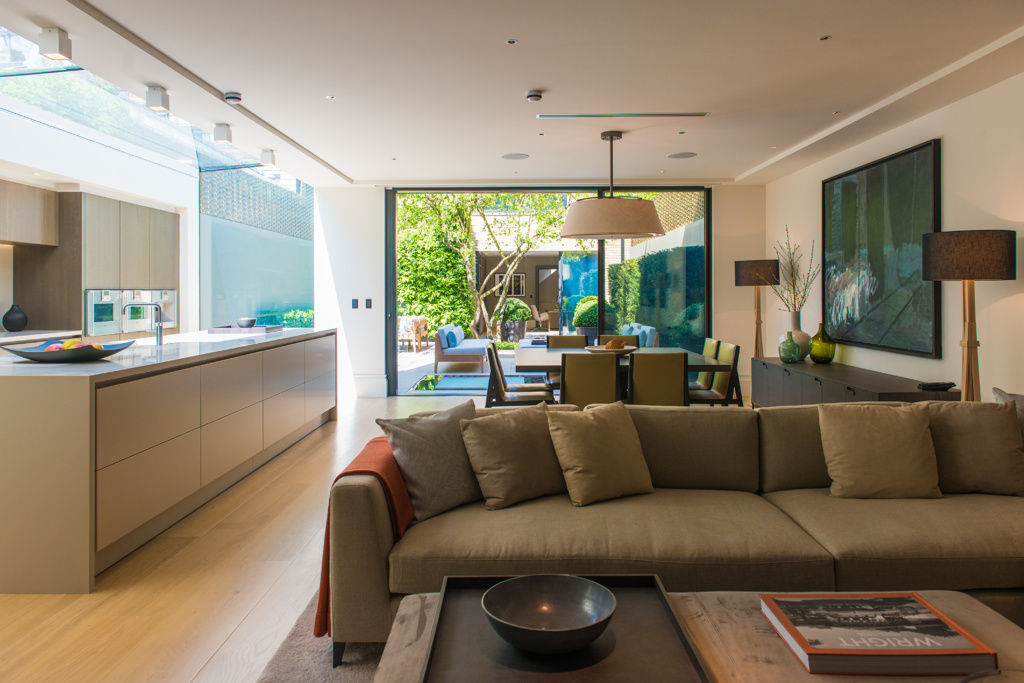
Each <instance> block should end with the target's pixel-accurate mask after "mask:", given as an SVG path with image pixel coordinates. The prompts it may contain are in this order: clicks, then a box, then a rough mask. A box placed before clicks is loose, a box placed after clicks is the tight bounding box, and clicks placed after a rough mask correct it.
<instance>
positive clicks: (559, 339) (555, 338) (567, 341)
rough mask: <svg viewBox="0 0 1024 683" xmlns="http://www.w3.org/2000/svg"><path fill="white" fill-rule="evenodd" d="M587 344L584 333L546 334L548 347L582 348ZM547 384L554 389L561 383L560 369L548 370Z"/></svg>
mask: <svg viewBox="0 0 1024 683" xmlns="http://www.w3.org/2000/svg"><path fill="white" fill-rule="evenodd" d="M586 345H587V335H585V334H552V335H549V336H548V348H549V349H582V348H584V347H585V346H586ZM548 384H550V385H551V386H553V387H555V388H556V389H557V388H558V387H559V386H561V384H562V371H561V370H548Z"/></svg>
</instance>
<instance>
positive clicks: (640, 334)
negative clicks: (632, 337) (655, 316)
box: [637, 327, 647, 346]
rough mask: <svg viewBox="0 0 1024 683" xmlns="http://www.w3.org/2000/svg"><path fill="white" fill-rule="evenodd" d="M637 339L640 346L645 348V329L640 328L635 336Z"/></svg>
mask: <svg viewBox="0 0 1024 683" xmlns="http://www.w3.org/2000/svg"><path fill="white" fill-rule="evenodd" d="M637 337H639V338H640V346H647V328H646V327H642V328H640V332H639V333H638V334H637Z"/></svg>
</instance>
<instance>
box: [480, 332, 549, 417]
mask: <svg viewBox="0 0 1024 683" xmlns="http://www.w3.org/2000/svg"><path fill="white" fill-rule="evenodd" d="M487 364H488V365H490V376H489V377H488V379H487V399H486V400H485V401H484V406H485V407H487V408H491V407H493V406H526V405H531V406H532V405H535V404H537V403H554V402H555V395H554V393H552V391H551V386H550V385H548V384H540V383H537V384H509V383H508V381H507V380H506V379H505V373H504V372H502V370H501V359H500V358H499V357H498V349H497V347H496V346H495V345H494V344H488V345H487Z"/></svg>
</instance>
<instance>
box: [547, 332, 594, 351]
mask: <svg viewBox="0 0 1024 683" xmlns="http://www.w3.org/2000/svg"><path fill="white" fill-rule="evenodd" d="M586 345H587V335H585V334H552V335H550V336H549V337H548V348H549V349H582V348H583V347H585V346H586Z"/></svg>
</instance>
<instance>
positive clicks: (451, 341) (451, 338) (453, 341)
mask: <svg viewBox="0 0 1024 683" xmlns="http://www.w3.org/2000/svg"><path fill="white" fill-rule="evenodd" d="M444 338H445V339H446V340H447V341H448V344H447V345H448V346H449V347H452V346H458V345H459V338H458V337H456V336H455V333H454V332H451V331H449V332H446V333H445V335H444Z"/></svg>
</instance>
